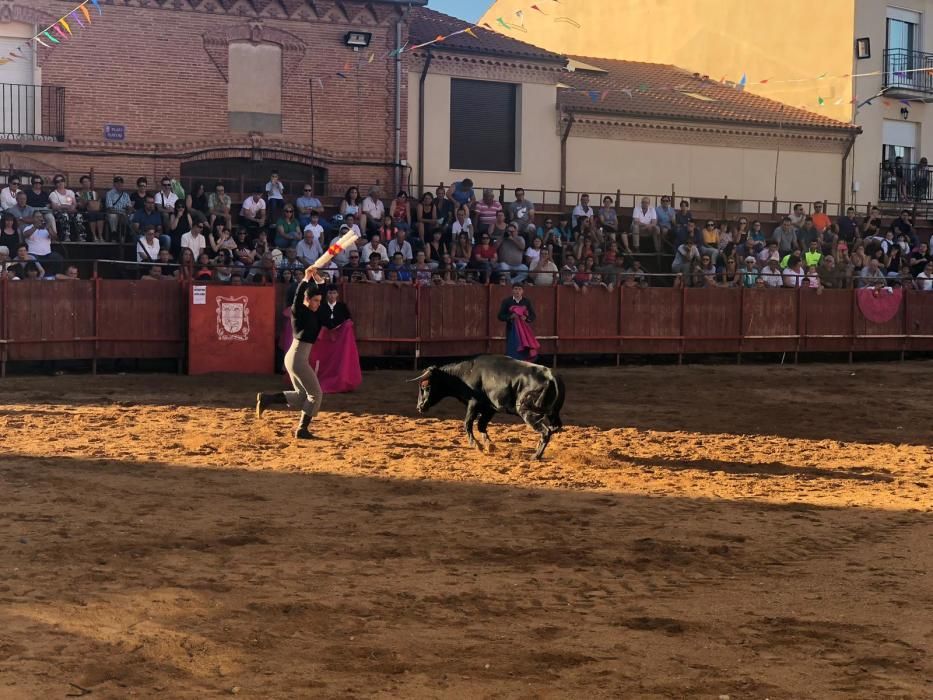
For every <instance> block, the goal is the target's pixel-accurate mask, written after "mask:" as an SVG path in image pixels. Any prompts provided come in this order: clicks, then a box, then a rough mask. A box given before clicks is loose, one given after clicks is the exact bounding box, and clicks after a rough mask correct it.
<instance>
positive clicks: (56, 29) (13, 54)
mask: <svg viewBox="0 0 933 700" xmlns="http://www.w3.org/2000/svg"><path fill="white" fill-rule="evenodd" d="M88 5H90V6H92V7H93V8H94V9H96V10H97V14H98V16H102V15H103V14H104V11H103V10H102V9H101V6H100V0H84V2H82V3H81V4H79V5H75V6H74V7H73V8H72V9H71V10H69V11H68V12H66V13H65V14H63V15H62V16H61V17H59V18H58V19H57V20H55V21H54V22H52V24H50V25H49V26H48V27H46V28H45V29H43V30H41V31H39V32H37V33H36V35H35V36H33V37H32V38H31V39H26V40H25V41H24V42H23V43H22V44H20V45H19V46H17V47H16V48H15V49H13V50H12V51H10V52H8V53H7V55H6V56H2V57H0V66H2V65H4V64H6V63H12V62H13V61H25V60H30V59H31V58H32V55H31V54H27V53H26V50H27V49H28V50H30V51H33V52H34V51H35V48H36V47H37V46H44V47H45V48H47V49H49V48H53V47H54V46H55V45H56V44H62V43H64V42H66V41H68V40H69V39H73V38H75V31H76V30H77V29H85V28H87V27H88V26H89V25H90V24H91V22H92V20H91V17H92V15H91V13H90V11H89V10H88V9H87V8H88ZM73 26H74V28H72V27H73Z"/></svg>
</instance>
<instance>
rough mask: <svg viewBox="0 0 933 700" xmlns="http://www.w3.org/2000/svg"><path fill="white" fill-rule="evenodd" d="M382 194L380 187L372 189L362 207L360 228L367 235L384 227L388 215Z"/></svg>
mask: <svg viewBox="0 0 933 700" xmlns="http://www.w3.org/2000/svg"><path fill="white" fill-rule="evenodd" d="M381 195H382V193H381V192H380V190H379V188H378V187H370V188H369V192H367V193H366V199H364V200H363V204H362V205H361V207H360V208H361V209H362V211H361V212H360V228H361V229H362V230H363V231H365V232H366V233H371V232H372V231H377V230H378V229H379V227H380V226H382V220H383V219H384V218H385V215H386V206H385V204H383V203H382V199H380V197H381Z"/></svg>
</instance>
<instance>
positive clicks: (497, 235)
mask: <svg viewBox="0 0 933 700" xmlns="http://www.w3.org/2000/svg"><path fill="white" fill-rule="evenodd" d="M508 228H509V224H508V222H507V221H506V220H505V212H504V211H500V212H498V213H497V214H496V220H495V221H494V222H493V224H492V226H490V227H489V230H488V231H485V232H484V233H488V234H489V240H491V241H492V243H493V245H499V243H500V242H501V241H502V240H503V239H504V238H505V237H506V236H507V235H508ZM475 240H476V237H475V236H474V237H471V238H470V241H471V242H472V241H475Z"/></svg>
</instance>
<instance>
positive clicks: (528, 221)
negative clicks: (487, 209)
mask: <svg viewBox="0 0 933 700" xmlns="http://www.w3.org/2000/svg"><path fill="white" fill-rule="evenodd" d="M590 212H592V209H591V210H590ZM508 219H509V223H510V224H515V226H516V227H517V229H518V231H519V232H520V233H521V234H522V235H524V234H526V233H532V234H533V233H535V232H536V231H537V230H538V229H537V227H536V226H535V205H534V203H532V202H531V201H529V200H528V199H526V198H525V190H524V189H522V188H521V187H518V188H516V189H515V201H514V202H511V203H510V204H509V217H508Z"/></svg>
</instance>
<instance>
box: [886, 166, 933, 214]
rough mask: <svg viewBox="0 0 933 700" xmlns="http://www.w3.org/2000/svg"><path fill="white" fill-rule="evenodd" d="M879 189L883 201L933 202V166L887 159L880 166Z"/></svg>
mask: <svg viewBox="0 0 933 700" xmlns="http://www.w3.org/2000/svg"><path fill="white" fill-rule="evenodd" d="M878 190H879V191H878V199H879V201H881V202H904V203H905V204H906V203H908V202H921V203H933V168H931V167H930V166H929V165H918V164H916V163H901V164H898V163H891V162H890V161H885V162H884V163H881V164H880V165H879V166H878Z"/></svg>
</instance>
